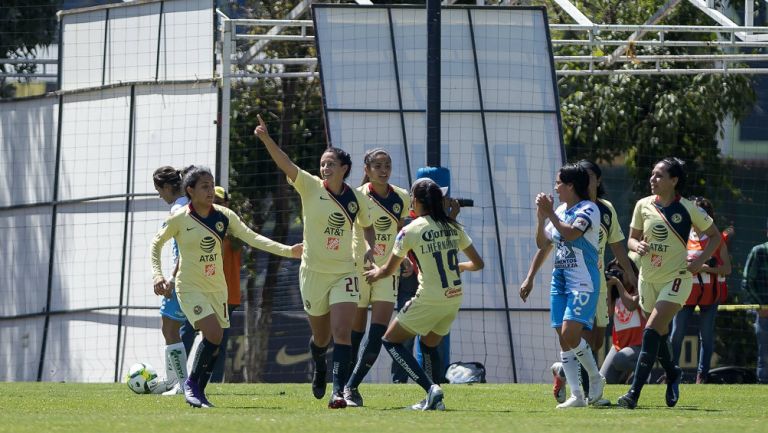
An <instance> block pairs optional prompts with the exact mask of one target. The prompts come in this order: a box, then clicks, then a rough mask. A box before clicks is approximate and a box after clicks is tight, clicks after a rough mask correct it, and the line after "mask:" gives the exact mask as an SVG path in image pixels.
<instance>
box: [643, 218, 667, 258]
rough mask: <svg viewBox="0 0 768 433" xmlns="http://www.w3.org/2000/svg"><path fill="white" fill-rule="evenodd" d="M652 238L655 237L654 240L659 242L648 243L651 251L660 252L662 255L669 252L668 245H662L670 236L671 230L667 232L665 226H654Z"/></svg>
mask: <svg viewBox="0 0 768 433" xmlns="http://www.w3.org/2000/svg"><path fill="white" fill-rule="evenodd" d="M651 236H652V237H653V238H652V240H656V241H658V242H648V245H649V246H650V247H651V251H658V252H660V253H665V252H667V248H668V247H669V246H668V245H666V244H663V243H660V242H664V241H665V240H667V237H668V236H669V230H667V227H666V226H665V225H664V224H656V225H654V226H653V227H652V228H651ZM659 266H661V265H659Z"/></svg>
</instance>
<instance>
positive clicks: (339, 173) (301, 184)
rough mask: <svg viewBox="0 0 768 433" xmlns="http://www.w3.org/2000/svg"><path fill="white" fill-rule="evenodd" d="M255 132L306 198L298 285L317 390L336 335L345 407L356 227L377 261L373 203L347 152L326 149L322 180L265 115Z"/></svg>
mask: <svg viewBox="0 0 768 433" xmlns="http://www.w3.org/2000/svg"><path fill="white" fill-rule="evenodd" d="M254 134H256V136H258V137H259V139H260V140H261V141H262V142H263V143H264V146H265V147H266V149H267V152H269V155H270V156H271V157H272V159H273V160H274V161H275V163H276V164H277V166H278V167H279V168H280V170H282V171H283V173H285V175H286V176H287V178H288V181H289V183H291V184H292V185H293V186H294V188H296V191H297V192H298V193H299V195H300V196H301V213H302V221H303V223H304V253H303V254H302V256H301V266H300V267H299V289H300V290H301V299H302V302H303V303H304V311H306V312H307V315H308V316H309V325H310V327H311V328H312V340H310V343H309V347H310V351H311V352H312V358H313V361H314V364H315V371H314V375H313V378H312V394H313V395H314V396H315V398H317V399H321V398H323V396H324V395H325V387H326V383H325V375H326V370H327V365H326V360H325V354H326V352H327V351H328V345H329V344H330V342H331V337H333V344H334V346H333V369H332V371H333V394H332V395H331V398H330V401H329V402H328V407H329V408H331V409H340V408H344V407H346V406H347V403H346V401H345V400H344V395H343V391H344V385H345V384H346V383H347V380H348V379H349V370H350V359H351V356H352V347H351V342H352V341H351V340H352V338H351V333H352V321H353V320H354V317H355V312H356V311H357V303H358V302H359V300H360V292H359V287H358V283H359V278H358V276H357V268H356V267H355V259H354V257H353V254H352V235H353V229H354V227H355V226H360V227H363V235H364V237H365V241H366V244H367V245H368V248H367V250H366V252H365V253H364V254H363V256H364V257H363V259H364V260H365V261H368V262H372V261H373V255H374V236H375V232H374V229H373V226H372V224H371V218H370V209H369V208H368V204H367V203H368V202H367V199H365V197H363V194H362V193H361V192H359V191H356V190H355V189H354V188H351V187H349V185H347V184H346V183H344V180H345V179H346V178H347V177H348V176H349V171H350V169H351V168H352V160H351V158H350V156H349V154H348V153H347V152H344V151H343V150H341V149H338V148H335V147H329V148H327V149H326V150H325V152H324V153H323V155H322V156H321V157H320V175H321V176H322V179H321V178H318V177H317V176H312V175H311V174H309V173H307V172H306V171H304V170H302V169H300V168H299V167H298V166H296V164H294V163H293V161H291V159H290V158H289V157H288V155H286V154H285V152H283V151H282V149H280V148H279V147H278V146H277V143H275V142H274V140H272V138H271V137H270V136H269V132H268V131H267V125H266V124H265V123H264V120H262V118H261V116H259V126H257V127H256V129H255V130H254Z"/></svg>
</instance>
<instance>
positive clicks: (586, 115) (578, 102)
mask: <svg viewBox="0 0 768 433" xmlns="http://www.w3.org/2000/svg"><path fill="white" fill-rule="evenodd" d="M579 3H580V6H581V8H582V10H583V11H586V12H587V14H588V16H590V17H591V18H592V20H593V21H594V22H599V23H606V24H639V23H643V22H645V20H647V19H648V18H649V17H650V16H652V15H653V14H654V13H655V12H656V11H657V10H658V9H659V7H660V6H662V5H663V4H664V3H666V1H663V0H642V1H638V2H625V1H620V0H596V1H584V2H579ZM558 19H563V17H558ZM707 20H708V18H707V17H706V16H705V15H704V14H702V13H701V12H700V11H698V10H697V9H695V8H694V7H693V6H691V5H690V4H688V3H687V2H681V3H680V4H679V5H678V6H677V7H676V8H675V9H674V11H673V12H672V13H671V14H670V15H669V16H667V17H666V18H665V20H664V21H663V22H662V23H660V24H679V25H683V24H684V25H711V24H712V23H711V22H709V21H707ZM567 36H568V37H574V36H575V35H574V34H570V35H567ZM627 36H628V34H623V35H617V37H627ZM598 37H600V35H598ZM647 37H653V38H656V37H657V36H656V35H655V34H653V35H649V36H647ZM665 37H666V39H667V40H674V39H686V40H716V39H717V37H718V35H717V34H713V33H712V34H710V33H698V34H693V33H685V34H679V33H678V34H672V33H670V34H667V35H665ZM613 48H614V47H613V46H608V45H606V46H605V47H601V49H599V50H597V51H596V52H595V53H594V54H598V55H600V54H603V51H602V50H605V52H606V53H610V52H611V50H613ZM682 52H687V53H689V54H704V53H713V52H715V49H714V48H696V49H691V48H673V47H650V48H645V47H643V48H640V47H637V48H635V47H633V48H632V49H630V54H632V53H635V54H638V55H639V54H679V53H682ZM557 54H563V55H566V54H582V55H583V54H588V53H585V52H583V51H582V50H581V49H579V48H563V49H560V50H559V51H558V52H557ZM654 66H655V65H651V66H647V65H641V64H636V63H633V62H628V63H623V64H617V65H613V66H602V68H606V69H607V68H625V69H633V68H638V69H639V68H648V67H654ZM661 66H662V67H674V68H686V67H689V65H687V64H684V63H682V64H681V63H676V64H674V65H672V64H669V65H666V64H662V65H661ZM705 66H706V65H705ZM709 66H710V67H715V65H709ZM569 67H571V68H572V69H575V68H579V67H582V66H580V65H576V64H573V65H569ZM598 67H601V66H598ZM559 90H560V101H561V108H562V116H563V129H564V140H565V146H566V154H567V155H568V158H569V159H579V158H590V159H596V160H602V161H613V160H615V159H616V158H625V159H624V161H625V163H626V165H627V167H628V168H629V171H630V174H631V175H632V176H633V178H634V190H635V194H636V195H637V196H640V195H644V194H645V193H647V179H646V178H647V176H648V172H649V170H650V167H651V166H652V165H653V163H654V162H655V161H656V160H658V159H661V158H663V157H665V156H670V155H675V156H678V157H681V158H683V159H684V160H686V161H687V162H688V163H689V164H690V167H689V173H690V175H691V179H690V182H689V185H690V188H689V191H688V192H689V193H698V194H708V195H709V196H713V195H716V194H717V191H718V190H719V188H721V187H725V188H726V190H728V189H729V190H730V191H731V193H736V194H738V191H736V190H735V189H734V188H733V187H732V183H731V177H730V172H731V170H730V168H731V167H732V165H733V162H732V161H729V160H727V159H725V158H723V157H722V156H721V155H720V151H719V148H718V139H719V138H721V137H722V129H721V125H722V123H723V121H725V120H726V118H727V117H728V116H733V117H734V118H735V119H736V120H738V119H740V118H742V117H743V116H745V115H746V114H747V113H748V112H749V110H750V108H751V107H752V105H753V104H754V100H755V96H754V93H753V91H752V86H751V81H750V78H749V77H746V76H740V75H721V74H708V75H707V74H699V75H662V76H660V75H657V76H636V75H635V76H629V75H614V76H610V77H605V76H588V77H568V78H562V79H560V81H559Z"/></svg>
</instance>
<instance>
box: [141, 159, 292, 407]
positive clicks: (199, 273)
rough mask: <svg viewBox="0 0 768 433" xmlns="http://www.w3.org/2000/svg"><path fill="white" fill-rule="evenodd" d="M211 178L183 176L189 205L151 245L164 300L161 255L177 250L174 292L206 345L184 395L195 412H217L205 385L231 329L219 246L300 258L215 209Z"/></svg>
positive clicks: (199, 171) (202, 171)
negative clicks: (228, 243) (233, 240)
mask: <svg viewBox="0 0 768 433" xmlns="http://www.w3.org/2000/svg"><path fill="white" fill-rule="evenodd" d="M213 187H214V183H213V175H212V174H211V172H210V170H208V169H207V168H203V167H195V168H193V169H191V170H190V171H189V172H188V173H187V174H186V175H185V176H184V182H183V190H184V191H185V192H186V195H187V198H188V199H189V204H187V205H186V206H184V207H183V208H181V209H180V210H179V211H178V212H176V213H175V214H173V215H171V216H170V217H168V219H167V220H166V222H165V225H164V226H163V227H162V228H161V229H160V231H158V232H157V234H156V235H155V237H154V239H153V240H152V249H151V256H152V274H153V277H154V289H155V294H157V295H164V294H165V293H168V291H169V283H168V281H166V279H165V277H164V276H163V272H162V264H161V260H160V251H161V250H162V248H163V245H164V244H165V243H166V242H167V241H168V240H170V239H171V238H173V239H175V240H176V242H177V243H178V247H179V271H178V273H177V274H176V293H177V295H178V299H179V305H180V306H181V310H182V311H183V312H184V314H185V315H186V316H187V318H188V319H189V321H190V322H191V323H192V324H193V325H194V327H195V329H199V330H200V332H201V333H202V334H203V341H202V342H201V343H200V344H199V345H198V347H197V352H196V353H195V358H194V364H193V366H192V371H191V372H190V374H189V377H188V378H187V380H186V382H185V383H184V388H185V389H184V395H185V398H186V400H187V403H189V404H190V405H191V406H193V407H213V405H212V404H211V403H210V402H209V401H208V399H207V398H206V396H205V388H204V384H207V382H208V377H209V376H210V374H211V371H212V370H213V366H214V364H215V362H216V358H217V357H218V354H219V344H220V342H221V338H222V334H223V329H224V328H227V327H229V314H228V312H227V282H226V280H225V279H224V264H223V260H222V254H221V244H222V240H223V239H224V236H226V235H227V234H232V235H233V236H235V237H237V238H239V239H241V240H243V241H245V242H246V243H247V244H248V245H251V246H252V247H255V248H259V249H262V250H264V251H267V252H270V253H272V254H276V255H280V256H283V257H295V258H298V257H299V256H300V255H301V250H302V246H301V244H297V245H294V246H292V247H291V246H287V245H283V244H281V243H279V242H274V241H272V240H270V239H268V238H265V237H264V236H261V235H259V234H256V233H255V232H253V231H252V230H251V229H249V228H248V227H247V226H246V225H245V224H244V223H243V222H242V221H241V220H240V217H238V216H237V214H235V213H234V212H233V211H232V210H230V209H227V208H225V207H222V206H219V205H215V204H213V195H214V189H213Z"/></svg>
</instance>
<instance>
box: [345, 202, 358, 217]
mask: <svg viewBox="0 0 768 433" xmlns="http://www.w3.org/2000/svg"><path fill="white" fill-rule="evenodd" d="M357 209H358V207H357V202H356V201H351V202H349V204H347V210H348V211H349V213H351V214H355V213H357Z"/></svg>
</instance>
